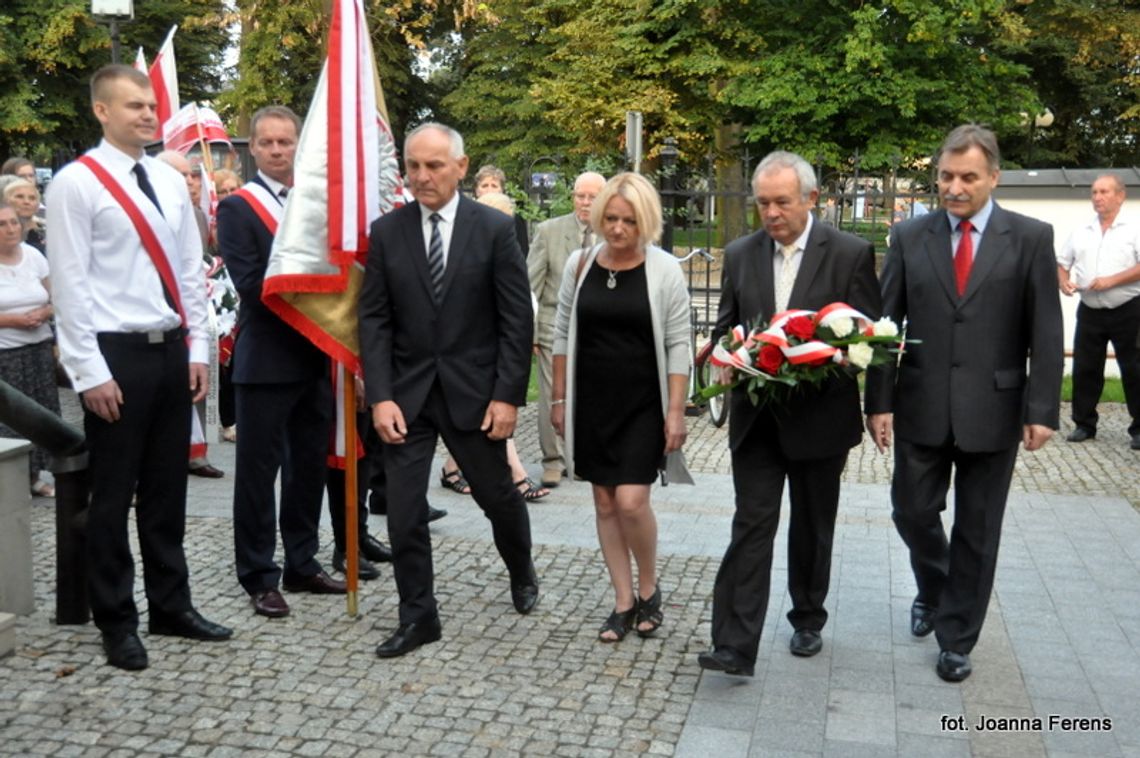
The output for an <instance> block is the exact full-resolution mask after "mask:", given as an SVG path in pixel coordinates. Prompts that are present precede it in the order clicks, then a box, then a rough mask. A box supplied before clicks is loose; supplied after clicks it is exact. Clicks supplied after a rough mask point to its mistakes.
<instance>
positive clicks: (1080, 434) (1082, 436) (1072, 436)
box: [1065, 426, 1096, 442]
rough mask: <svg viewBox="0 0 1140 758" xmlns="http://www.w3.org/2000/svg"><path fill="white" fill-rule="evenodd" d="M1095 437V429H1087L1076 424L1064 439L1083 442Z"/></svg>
mask: <svg viewBox="0 0 1140 758" xmlns="http://www.w3.org/2000/svg"><path fill="white" fill-rule="evenodd" d="M1095 438H1096V430H1095V429H1093V430H1091V431H1090V430H1088V429H1085V428H1084V427H1083V426H1078V427H1077V428H1076V429H1074V430H1073V431H1071V432H1069V436H1068V437H1066V438H1065V439H1066V440H1067V441H1069V442H1085V441H1087V440H1091V439H1095Z"/></svg>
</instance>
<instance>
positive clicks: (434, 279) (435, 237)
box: [428, 213, 443, 300]
mask: <svg viewBox="0 0 1140 758" xmlns="http://www.w3.org/2000/svg"><path fill="white" fill-rule="evenodd" d="M428 218H429V219H431V245H430V246H429V247H428V273H430V274H431V287H432V290H433V291H434V292H435V299H436V300H439V298H440V295H441V294H442V293H443V237H442V236H441V235H440V233H439V222H440V221H442V220H443V217H442V216H440V215H439V214H438V213H433V214H431V216H429V217H428Z"/></svg>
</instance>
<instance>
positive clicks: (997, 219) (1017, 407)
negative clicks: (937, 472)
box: [866, 204, 1063, 452]
mask: <svg viewBox="0 0 1140 758" xmlns="http://www.w3.org/2000/svg"><path fill="white" fill-rule="evenodd" d="M882 287H883V310H884V313H885V314H886V315H888V316H890V317H891V318H893V319H894V320H895V321H896V322H897V323H899V324H902V322H903V320H904V319H905V320H906V321H907V324H908V326H907V336H908V337H910V338H913V339H917V340H922V343H921V344H916V345H911V346H908V347H907V350H906V353H905V354H904V355H903V357H902V360H901V361H900V363H899V365H898V367H897V369H896V367H895V366H894V365H889V366H884V367H879V368H876V369H874V370H872V371H871V372H870V373H869V375H868V377H867V398H866V409H867V413H887V412H893V413H894V430H895V434H897V435H898V436H899V438H901V439H904V440H907V441H909V442H913V443H915V444H919V445H927V446H936V445H941V444H944V443H945V442H947V441H948V440H950V439H951V438H953V441H954V443H955V444H956V445H957V446H958V447H959V448H961V449H962V450H964V451H966V452H993V451H998V450H1005V449H1008V448H1009V447H1011V446H1014V445H1016V444H1017V443H1018V441H1019V440H1020V439H1021V435H1022V426H1023V425H1024V424H1041V425H1043V426H1049V427H1052V428H1054V429H1056V428H1057V426H1058V417H1059V401H1060V396H1061V370H1062V362H1063V353H1062V350H1063V346H1062V331H1061V330H1062V325H1061V304H1060V296H1059V294H1058V291H1057V264H1056V260H1055V259H1054V252H1053V228H1052V227H1051V226H1049V225H1048V224H1045V223H1042V222H1040V221H1037V220H1035V219H1031V218H1028V217H1026V216H1022V215H1019V214H1017V213H1011V212H1009V211H1006V210H1003V209H1002V208H1000V207H998V206H997V205H996V204H995V205H994V208H993V213H992V215H991V216H990V220H989V223H988V224H987V225H986V229H985V233H984V234H983V235H982V240H981V244H980V245H979V246H978V250H977V253H976V254H975V256H974V264H973V267H972V268H971V270H970V278H969V279H968V280H967V283H966V292H965V294H964V295H963V296H961V297H959V296H958V290H957V287H956V285H955V281H954V265H953V255H952V252H951V249H950V223H949V220H948V219H947V215H946V212H945V211H942V210H939V211H937V212H935V213H931V214H928V215H926V216H920V217H918V218H915V219H912V220H910V221H906V222H904V223H901V224H898V225H896V226H895V227H893V228H892V230H891V244H890V249H889V251H888V253H887V259H886V261H885V263H884V265H883V276H882ZM1027 361H1028V369H1029V370H1028V372H1027V370H1026V368H1027V366H1026V363H1027Z"/></svg>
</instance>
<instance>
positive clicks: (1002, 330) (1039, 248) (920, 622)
mask: <svg viewBox="0 0 1140 758" xmlns="http://www.w3.org/2000/svg"><path fill="white" fill-rule="evenodd" d="M999 161H1000V155H999V153H998V145H997V139H996V138H995V137H994V134H993V132H991V131H989V130H988V129H984V128H982V127H980V126H976V125H974V124H966V125H964V126H959V127H958V128H956V129H954V130H953V131H952V132H950V134H949V135H948V136H947V137H946V139H945V141H944V142H943V143H942V148H941V149H940V150H939V157H938V193H939V195H940V196H941V200H942V207H941V209H939V210H938V211H936V212H934V213H931V214H929V215H926V216H920V217H918V218H915V219H912V220H910V221H904V222H903V223H901V224H898V225H897V226H895V227H894V228H893V229H892V230H891V243H890V249H889V250H888V252H887V258H886V261H885V262H884V264H883V277H882V285H883V310H884V312H885V314H886V315H887V316H889V317H891V318H892V319H894V320H895V321H896V322H898V323H901V322H902V320H903V319H906V321H907V337H908V338H910V339H913V340H919V341H921V344H918V345H915V346H914V347H912V348H908V349H907V351H906V353H904V354H903V356H902V360H901V361H899V362H898V364H897V366H896V365H894V364H890V363H888V364H885V365H884V366H882V367H881V369H875V370H872V371H871V372H870V373H869V374H868V376H867V414H868V416H867V429H868V431H869V432H870V433H871V436H872V438H873V439H874V441H875V444H876V445H877V446H878V447H879V449H880V450H885V449H886V448H887V447H888V446H889V445H890V444H891V437H892V434H893V435H894V436H895V437H896V441H895V470H894V478H893V481H892V483H891V503H892V505H893V508H894V513H893V518H894V521H895V525H896V527H897V528H898V531H899V535H900V536H902V538H903V541H904V542H905V543H906V545H907V547H908V548H910V562H911V567H912V569H913V571H914V578H915V583H916V584H917V585H918V595H917V597H915V599H914V603H913V604H912V606H911V619H910V621H911V633H912V634H913V635H914V636H916V637H925V636H926V635H928V634H930V633H931V632H934V634H935V637H936V638H937V639H938V647H939V650H940V652H939V656H938V663H937V665H936V668H935V670H936V671H937V673H938V676H939V677H941V678H942V679H944V680H946V681H951V682H958V681H962V680H963V679H965V678H966V677H968V676H969V675H970V672H971V664H970V656H969V654H970V651H971V650H972V649H973V647H974V645H975V644H976V643H977V641H978V635H979V634H980V632H981V629H982V622H983V621H984V620H985V616H986V606H987V605H988V604H989V599H990V592H991V590H992V589H993V582H994V569H995V567H996V564H997V553H998V543H999V541H1000V539H1001V521H1002V515H1003V514H1004V512H1005V503H1006V496H1007V495H1008V493H1009V483H1010V479H1011V478H1012V476H1013V465H1014V461H1015V460H1016V459H1017V445H1018V443H1019V442H1021V443H1023V444H1024V446H1025V449H1026V450H1030V451H1032V450H1037V449H1038V448H1040V447H1041V446H1042V445H1044V444H1045V443H1046V442H1048V440H1049V437H1050V436H1052V434H1053V430H1054V429H1056V428H1057V426H1058V421H1059V415H1060V412H1059V404H1060V396H1061V368H1062V339H1061V337H1062V335H1061V304H1060V298H1059V296H1058V293H1057V273H1056V264H1055V261H1054V252H1053V229H1052V227H1050V226H1049V225H1048V224H1046V223H1043V222H1041V221H1037V220H1035V219H1031V218H1027V217H1025V216H1021V215H1019V214H1016V213H1010V212H1009V211H1006V210H1004V209H1002V208H1001V207H999V206H998V205H997V204H996V203H994V201H993V199H992V198H991V197H990V195H991V192H992V191H993V188H994V187H996V186H997V183H998V174H999V170H998V164H999ZM951 467H953V469H954V529H953V532H952V533H951V536H950V539H949V540H947V538H946V531H945V529H944V528H943V526H942V511H944V510H946V492H947V489H948V488H949V485H950V470H951Z"/></svg>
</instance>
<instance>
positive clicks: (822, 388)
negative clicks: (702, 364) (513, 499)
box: [698, 151, 880, 676]
mask: <svg viewBox="0 0 1140 758" xmlns="http://www.w3.org/2000/svg"><path fill="white" fill-rule="evenodd" d="M752 190H753V194H754V195H755V197H756V204H757V207H758V209H759V215H760V219H761V221H762V222H763V225H764V228H763V230H761V231H758V232H756V233H754V234H751V235H748V236H747V237H743V238H742V239H739V240H736V241H735V242H733V243H732V244H730V245H729V246H728V248H727V249H726V250H725V259H724V272H723V274H722V282H721V300H720V310H719V313H718V315H717V326H716V330H715V335H714V339H715V338H719V336H720V335H723V334H725V333H726V332H728V331H729V330H730V329H733V327H735V326H736V325H743V327H742V329H741V330H740V331H741V333H742V334H747V333H749V332H751V331H752V328H753V327H754V326H756V325H759V324H761V323H773V322H775V321H779V320H780V316H781V314H783V313H784V312H785V311H788V310H789V309H810V310H812V311H820V309H825V308H826V307H827V306H831V305H833V304H845V305H846V306H849V310H853V311H857V312H859V313H860V314H861V315H865V316H866V317H867V318H868V319H876V318H878V316H879V310H880V296H879V286H878V281H877V279H876V278H875V263H874V249H873V247H872V245H871V244H870V243H869V242H867V241H866V240H863V239H860V238H859V237H856V236H854V235H851V234H847V233H845V232H840V231H838V230H836V229H834V228H833V227H830V226H827V225H826V224H822V223H819V222H817V221H815V220H814V219H813V218H812V214H811V210H812V208H813V207H814V205H815V202H816V199H817V197H818V195H819V191H818V189H817V186H816V178H815V173H814V172H813V170H812V168H811V165H810V164H809V163H808V162H807V161H805V160H804V159H803V158H801V157H800V156H798V155H795V154H794V153H788V152H782V151H781V152H774V153H771V154H770V155H768V156H767V157H765V158H764V160H763V161H761V162H760V165H759V166H757V168H756V172H755V174H754V175H753V177H752ZM792 321H793V319H789V320H788V321H787V322H786V324H785V325H788V324H791V325H790V326H789V329H790V330H791V331H790V332H789V333H787V337H788V339H789V340H791V339H793V338H794V337H795V335H794V334H793V333H792V332H795V331H796V329H798V328H799V327H797V326H796V324H799V325H800V326H804V327H806V326H807V324H806V323H805V322H800V321H796V322H795V323H794V324H793V323H792ZM809 321H810V319H809ZM814 328H815V325H814V322H813V333H814ZM845 330H847V331H849V329H847V327H846V324H845V327H844V329H839V328H838V327H837V330H836V331H835V333H834V336H836V337H842V336H843V335H841V334H839V333H838V332H839V331H845ZM804 334H807V332H806V328H805V332H804ZM807 336H811V335H807ZM805 344H806V342H805ZM815 344H817V345H818V344H820V343H818V342H816V343H815ZM785 346H786V347H788V351H783V350H779V351H778V352H779V353H780V354H779V355H777V354H775V353H773V352H772V350H769V349H767V348H769V347H771V345H764V346H762V347H761V348H760V349H759V350H758V351H757V354H756V359H755V368H758V369H759V370H760V371H762V372H765V375H766V376H768V375H774V376H783V377H784V378H785V380H786V383H787V384H795V385H796V386H791V387H787V386H782V387H779V389H781V390H784V391H780V392H771V393H766V394H765V395H764V398H763V401H761V399H760V398H759V397H758V396H756V394H755V391H754V389H753V388H752V387H751V386H750V385H749V383H748V382H746V381H742V382H740V383H739V384H737V385H736V387H735V388H734V389H733V390H732V396H731V400H730V405H729V408H730V415H729V448H730V450H731V453H732V472H733V485H734V488H735V491H736V513H735V515H734V517H733V522H732V537H731V540H730V542H729V546H728V550H727V551H726V552H725V556H724V560H723V561H722V562H721V566H720V571H719V572H718V574H717V578H716V586H715V588H714V590H713V618H712V640H713V649H712V650H711V651H708V652H705V653H701V654H700V656H699V658H698V662H699V663H700V665H701V667H702V668H705V669H709V670H713V671H724V672H726V673H729V674H736V675H743V676H751V675H752V673H753V669H754V666H755V662H756V651H757V648H758V647H759V644H760V633H761V630H762V627H763V624H764V614H765V613H766V612H767V608H768V595H769V587H770V582H771V576H770V575H771V568H772V546H773V541H774V540H775V537H776V528H777V526H778V523H779V517H780V502H781V499H782V497H783V490H784V480H785V479H787V481H788V488H789V494H790V498H791V521H790V524H789V529H788V591H789V593H790V594H791V597H792V609H791V611H790V612H789V613H788V621H789V622H791V625H792V628H793V629H794V630H795V631H794V634H793V635H792V638H791V643H790V649H791V652H792V654H794V655H799V656H811V655H815V654H816V653H818V652H819V651H820V649H821V648H822V644H823V643H822V638H821V636H820V631H821V630H822V629H823V626H824V624H825V623H826V622H827V611H826V610H825V609H824V607H823V603H824V600H825V598H826V597H827V590H828V583H829V579H830V574H831V542H832V535H833V533H834V530H835V516H836V510H837V508H838V505H839V477H840V474H841V473H842V471H843V467H844V465H845V464H846V462H847V453H848V450H850V449H851V448H852V447H854V446H855V445H857V444H859V440H860V439H861V437H862V418H861V413H860V408H859V389H858V385H857V383H856V380H855V373H854V371H852V370H849V369H848V368H846V367H844V366H842V365H840V364H839V363H835V365H834V370H830V371H826V372H824V371H819V372H817V373H816V376H817V377H820V378H819V379H818V381H798V382H797V381H796V380H795V379H792V378H790V377H789V374H790V372H789V371H784V370H782V369H781V364H782V362H783V361H785V360H786V359H787V353H788V352H791V353H793V354H796V353H797V351H799V350H800V348H802V347H804V345H798V346H794V347H793V346H789V345H787V344H786V343H785ZM808 349H809V350H810V349H812V348H811V347H810V346H809V347H808ZM827 350H828V347H827V346H822V351H823V352H826V351H827ZM857 352H858V351H857ZM845 357H846V355H845V354H843V353H841V352H839V351H834V352H833V353H832V355H831V356H829V357H825V358H824V361H825V362H828V363H830V362H831V361H832V358H839V359H843V358H845ZM852 362H854V356H852ZM750 368H751V367H750ZM772 386H778V385H772Z"/></svg>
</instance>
